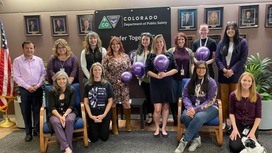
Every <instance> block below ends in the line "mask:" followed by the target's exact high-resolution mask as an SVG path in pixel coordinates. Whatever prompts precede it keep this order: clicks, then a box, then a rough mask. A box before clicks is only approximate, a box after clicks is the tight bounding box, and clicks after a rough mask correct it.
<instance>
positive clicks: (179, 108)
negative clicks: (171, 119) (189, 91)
mask: <svg viewBox="0 0 272 153" xmlns="http://www.w3.org/2000/svg"><path fill="white" fill-rule="evenodd" d="M181 111H182V97H179V98H178V121H177V122H178V128H177V141H179V140H180V139H181V134H182V133H181V132H182V131H181V123H180V117H181V114H182V112H181Z"/></svg>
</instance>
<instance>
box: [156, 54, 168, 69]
mask: <svg viewBox="0 0 272 153" xmlns="http://www.w3.org/2000/svg"><path fill="white" fill-rule="evenodd" d="M154 66H155V68H156V69H157V70H158V71H159V72H163V71H165V70H166V69H167V67H168V66H169V59H168V58H167V57H166V56H165V55H163V54H161V55H158V56H156V57H155V59H154Z"/></svg>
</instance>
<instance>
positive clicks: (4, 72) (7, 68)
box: [0, 19, 13, 112]
mask: <svg viewBox="0 0 272 153" xmlns="http://www.w3.org/2000/svg"><path fill="white" fill-rule="evenodd" d="M0 45H1V46H0V47H1V52H0V96H1V98H0V111H2V112H5V111H6V110H7V106H8V103H9V102H10V97H11V96H13V79H12V77H11V68H12V64H11V60H10V56H9V49H8V44H7V39H6V36H5V31H4V26H3V23H2V21H1V19H0ZM8 97H9V98H8Z"/></svg>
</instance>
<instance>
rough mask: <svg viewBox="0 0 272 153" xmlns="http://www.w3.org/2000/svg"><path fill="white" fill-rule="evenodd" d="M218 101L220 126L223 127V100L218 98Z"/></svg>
mask: <svg viewBox="0 0 272 153" xmlns="http://www.w3.org/2000/svg"><path fill="white" fill-rule="evenodd" d="M217 103H218V117H219V127H220V128H221V129H222V124H223V111H222V102H221V100H220V99H217Z"/></svg>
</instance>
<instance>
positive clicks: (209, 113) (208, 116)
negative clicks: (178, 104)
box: [181, 106, 218, 141]
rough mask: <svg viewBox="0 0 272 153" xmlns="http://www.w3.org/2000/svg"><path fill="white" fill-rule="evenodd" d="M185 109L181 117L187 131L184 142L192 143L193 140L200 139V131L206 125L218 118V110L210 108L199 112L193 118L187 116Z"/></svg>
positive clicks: (213, 107)
mask: <svg viewBox="0 0 272 153" xmlns="http://www.w3.org/2000/svg"><path fill="white" fill-rule="evenodd" d="M186 112H187V110H186V109H185V110H184V111H183V113H182V115H181V120H182V122H183V123H184V124H185V126H186V128H187V131H186V133H185V135H184V136H183V140H184V141H191V140H192V139H193V138H197V137H199V135H198V131H199V130H200V129H201V127H202V126H203V124H204V123H206V122H208V121H210V120H212V119H213V118H215V117H217V116H218V108H217V107H215V106H210V107H209V108H207V109H206V110H204V111H201V112H197V113H196V114H195V116H194V117H193V118H191V117H189V116H187V115H186Z"/></svg>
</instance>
